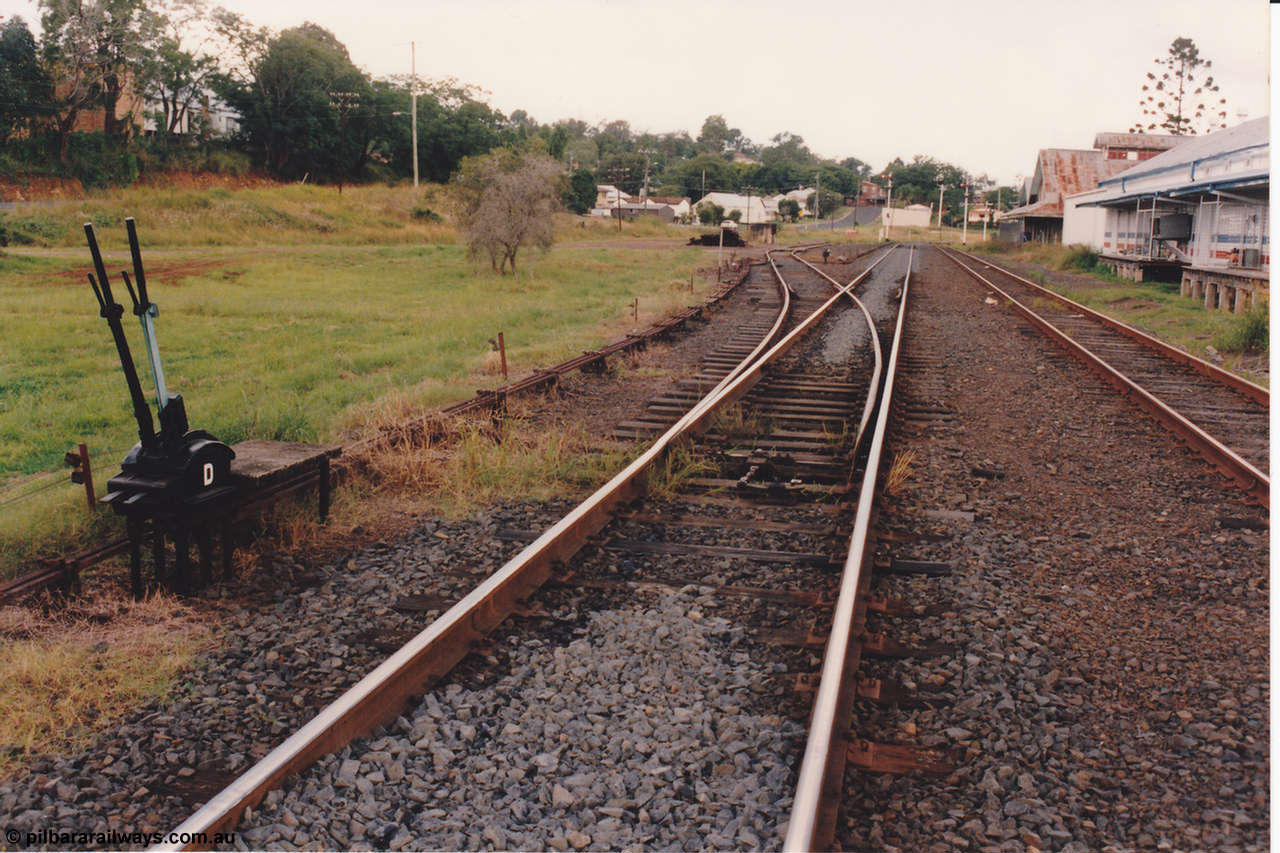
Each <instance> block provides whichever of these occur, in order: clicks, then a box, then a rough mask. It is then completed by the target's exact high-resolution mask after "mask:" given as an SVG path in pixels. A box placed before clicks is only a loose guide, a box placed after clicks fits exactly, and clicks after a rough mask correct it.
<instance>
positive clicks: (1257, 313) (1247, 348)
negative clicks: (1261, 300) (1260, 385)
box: [1213, 305, 1271, 354]
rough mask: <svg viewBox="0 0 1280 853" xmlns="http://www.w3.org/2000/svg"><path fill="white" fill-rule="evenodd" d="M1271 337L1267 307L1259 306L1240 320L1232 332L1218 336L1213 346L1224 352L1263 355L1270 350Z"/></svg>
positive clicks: (1232, 327)
mask: <svg viewBox="0 0 1280 853" xmlns="http://www.w3.org/2000/svg"><path fill="white" fill-rule="evenodd" d="M1270 335H1271V321H1270V319H1269V317H1268V314H1267V306H1266V305H1258V306H1255V307H1254V308H1253V309H1252V310H1251V311H1250V312H1249V313H1248V314H1245V315H1244V316H1243V317H1240V318H1238V319H1237V320H1236V321H1235V322H1234V323H1233V324H1232V326H1231V329H1230V330H1228V331H1226V332H1224V333H1222V334H1221V335H1218V337H1217V338H1215V339H1214V341H1213V345H1214V346H1215V347H1217V348H1218V349H1219V350H1221V351H1223V352H1239V353H1256V354H1262V353H1266V352H1268V351H1269V350H1270Z"/></svg>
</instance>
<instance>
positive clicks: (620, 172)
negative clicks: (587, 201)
mask: <svg viewBox="0 0 1280 853" xmlns="http://www.w3.org/2000/svg"><path fill="white" fill-rule="evenodd" d="M628 171H630V170H629V169H624V168H622V167H618V168H615V169H614V170H613V192H614V198H615V199H617V201H616V202H615V205H614V215H615V216H617V217H618V233H619V234H621V233H622V179H623V177H625V176H626V173H627V172H628Z"/></svg>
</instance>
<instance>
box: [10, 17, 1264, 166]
mask: <svg viewBox="0 0 1280 853" xmlns="http://www.w3.org/2000/svg"><path fill="white" fill-rule="evenodd" d="M213 2H215V3H218V2H219V0H213ZM220 3H221V5H224V6H226V7H228V8H230V9H232V10H234V11H237V12H240V13H242V14H244V15H245V16H246V17H247V18H248V19H249V20H250V21H252V22H253V23H255V24H258V25H265V26H268V27H271V28H273V29H276V30H279V29H283V28H286V27H290V26H296V25H297V24H300V23H302V22H304V21H312V22H314V23H317V24H320V25H321V26H323V27H325V28H327V29H329V30H331V31H332V32H333V33H334V34H335V35H336V36H337V37H338V39H339V40H340V41H342V42H343V43H345V44H346V45H347V47H348V49H349V51H350V53H351V57H352V60H353V61H354V62H355V63H356V64H357V65H358V66H360V67H362V68H363V69H364V70H366V71H368V72H369V73H371V74H373V75H374V76H384V75H390V74H399V73H407V72H408V71H409V65H410V41H413V42H414V43H415V44H416V55H417V71H418V74H419V75H421V76H424V77H429V78H445V77H455V78H457V79H458V80H460V81H462V82H465V83H470V84H473V85H476V86H479V87H481V88H482V89H484V90H486V91H487V92H488V93H489V94H488V96H487V100H488V101H489V103H490V104H492V105H493V106H494V107H495V108H497V109H500V110H502V111H503V112H506V113H510V112H512V111H514V110H516V109H523V110H525V111H526V112H528V113H529V114H530V115H532V116H533V117H534V118H535V119H537V120H538V121H539V122H543V123H550V122H554V121H555V120H557V119H562V118H578V119H583V120H585V121H587V122H589V123H591V124H596V123H598V122H602V121H611V120H615V119H622V120H626V121H628V122H630V124H631V127H632V129H633V130H634V131H637V132H642V131H650V132H654V133H663V132H668V131H678V130H685V131H688V133H689V134H690V135H691V136H694V137H696V136H697V134H698V131H699V128H700V127H701V126H702V122H703V120H704V119H705V118H706V117H707V116H708V115H711V114H714V113H719V114H722V115H723V116H724V117H725V119H726V120H727V121H728V123H729V125H730V126H731V127H737V128H740V129H741V130H742V131H743V133H744V134H745V135H746V136H748V137H749V138H751V139H752V140H753V141H754V142H756V143H767V142H768V140H769V139H770V138H771V137H772V136H774V135H775V134H777V133H780V132H783V131H786V132H790V133H794V134H797V135H799V136H801V137H803V138H804V140H805V143H806V144H807V145H808V146H809V147H810V149H811V150H813V151H814V152H815V153H817V154H819V155H822V156H825V157H833V158H837V159H842V158H844V157H849V156H853V157H857V158H859V159H860V160H863V161H865V162H868V163H870V164H871V166H872V167H873V168H874V169H876V170H880V169H883V167H884V166H885V165H886V164H887V163H889V162H890V161H891V160H892V159H893V158H895V157H901V158H902V159H903V160H906V161H910V159H911V158H912V157H913V156H915V155H926V156H931V157H934V158H936V159H939V160H942V161H944V162H948V163H952V164H954V165H957V166H960V167H961V168H963V169H965V170H967V171H969V172H971V173H974V174H983V173H985V174H987V175H989V176H990V177H991V178H993V179H996V180H997V181H999V182H1000V183H1002V184H1010V183H1012V182H1013V181H1014V180H1015V177H1016V176H1024V175H1028V174H1030V172H1031V171H1032V170H1033V169H1034V166H1035V159H1036V152H1037V151H1039V149H1041V148H1089V147H1091V146H1092V143H1093V137H1094V134H1095V133H1097V132H1099V131H1126V130H1128V129H1129V127H1130V126H1131V125H1132V124H1133V123H1134V122H1135V121H1136V120H1138V119H1139V118H1140V117H1141V108H1140V107H1139V106H1138V100H1139V98H1140V95H1141V93H1140V91H1139V90H1140V87H1141V84H1142V83H1143V81H1144V78H1145V75H1146V73H1147V72H1148V71H1152V70H1155V68H1156V66H1155V62H1154V60H1155V59H1156V58H1157V57H1160V56H1163V55H1165V54H1166V52H1167V50H1168V47H1169V44H1170V42H1172V41H1173V40H1174V39H1175V38H1178V37H1180V36H1185V37H1188V38H1191V39H1193V40H1194V41H1195V42H1196V44H1197V46H1198V47H1199V48H1200V53H1201V55H1202V56H1203V57H1205V58H1208V59H1210V60H1212V61H1213V68H1212V72H1211V73H1213V74H1214V76H1215V78H1216V82H1217V83H1218V84H1219V85H1220V86H1221V92H1220V93H1219V94H1220V96H1225V97H1226V98H1227V106H1228V112H1229V116H1228V121H1229V123H1230V124H1236V123H1237V122H1238V121H1240V117H1239V115H1238V113H1239V112H1240V111H1246V112H1247V116H1248V117H1249V118H1257V117H1259V116H1263V115H1266V114H1268V107H1269V103H1270V92H1269V70H1270V58H1269V53H1268V51H1269V45H1268V37H1269V31H1270V19H1269V13H1268V7H1267V4H1266V3H1264V2H1261V0H1215V2H1213V3H1209V2H1206V0H1158V2H1153V0H1122V1H1121V2H1117V0H1075V1H1074V2H1071V3H1063V4H1038V3H1027V2H1025V0H1017V2H1013V0H967V2H965V3H955V2H935V0H927V2H925V0H905V2H877V3H865V2H861V3H860V2H856V0H843V2H829V0H809V2H805V3H802V4H781V3H765V2H761V0H731V2H729V0H695V2H689V0H652V2H643V0H628V2H622V0H536V2H531V0H525V2H515V0H461V1H460V0H426V2H424V0H364V2H361V3H358V4H353V3H351V2H350V0H345V2H335V0H270V2H262V0H220ZM10 14H18V15H22V16H23V17H24V18H26V19H27V21H28V22H29V23H31V24H32V27H33V29H34V28H35V24H36V22H37V21H38V20H39V10H38V7H37V6H36V4H35V2H34V0H0V15H10Z"/></svg>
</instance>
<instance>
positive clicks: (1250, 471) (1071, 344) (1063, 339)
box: [942, 249, 1271, 508]
mask: <svg viewBox="0 0 1280 853" xmlns="http://www.w3.org/2000/svg"><path fill="white" fill-rule="evenodd" d="M942 251H943V253H944V254H945V255H946V256H947V257H948V258H950V259H951V260H952V261H953V262H954V263H955V264H956V265H957V266H959V267H960V268H961V269H963V270H965V271H966V272H968V273H969V274H970V275H972V276H973V277H974V278H976V279H977V280H978V281H981V282H982V283H983V284H984V285H986V286H987V287H989V288H991V289H992V290H994V291H995V292H996V293H999V294H1000V295H1001V296H1002V297H1004V298H1005V299H1007V300H1008V301H1009V303H1010V304H1011V305H1012V306H1013V307H1014V309H1015V310H1017V311H1018V313H1020V314H1022V316H1024V317H1026V318H1027V319H1028V320H1030V321H1031V323H1032V324H1033V325H1035V326H1036V327H1037V328H1039V329H1040V330H1041V331H1043V332H1044V333H1045V334H1046V335H1047V336H1048V337H1049V338H1050V339H1051V340H1054V341H1057V342H1058V343H1059V344H1060V345H1061V346H1062V347H1064V348H1065V349H1066V350H1067V352H1068V353H1070V354H1071V355H1073V356H1074V357H1076V358H1077V359H1079V360H1080V361H1082V362H1083V363H1084V364H1085V365H1087V366H1088V367H1090V368H1091V369H1092V370H1094V371H1095V372H1097V373H1098V374H1099V375H1101V376H1102V377H1103V378H1104V379H1105V380H1107V382H1109V383H1110V384H1111V385H1112V386H1114V387H1115V388H1116V389H1117V390H1119V391H1120V392H1121V393H1122V394H1124V395H1125V396H1127V397H1130V398H1131V399H1133V401H1134V402H1135V403H1137V404H1138V406H1139V407H1141V408H1142V409H1143V410H1145V411H1146V412H1148V413H1149V414H1151V415H1153V416H1155V418H1156V419H1157V420H1158V421H1160V422H1161V423H1163V424H1164V425H1165V426H1167V427H1168V428H1169V429H1170V430H1172V431H1173V433H1174V435H1176V436H1178V437H1179V438H1181V439H1183V440H1184V441H1186V442H1187V443H1188V444H1190V445H1191V446H1192V447H1194V448H1195V449H1196V450H1197V451H1199V453H1200V455H1201V456H1203V457H1204V458H1205V459H1206V460H1207V461H1208V462H1209V464H1211V465H1212V466H1214V467H1215V468H1217V469H1218V470H1219V471H1220V472H1222V474H1223V475H1225V476H1226V477H1227V478H1228V479H1230V480H1231V481H1232V482H1234V483H1235V484H1236V485H1238V486H1239V487H1240V488H1241V489H1243V490H1244V491H1245V492H1246V493H1247V494H1248V495H1249V496H1250V497H1251V498H1253V499H1254V500H1256V501H1257V502H1258V503H1259V504H1261V505H1262V506H1264V507H1267V508H1270V501H1271V479H1270V478H1269V477H1268V476H1267V475H1266V474H1265V473H1263V472H1262V471H1261V470H1259V469H1258V468H1257V467H1256V466H1254V465H1253V464H1251V463H1250V462H1248V461H1247V460H1246V459H1244V458H1243V457H1241V456H1240V455H1239V454H1238V453H1236V452H1235V451H1234V450H1232V449H1231V448H1229V447H1227V446H1226V445H1225V444H1223V443H1222V442H1220V441H1218V440H1217V439H1216V438H1214V437H1213V436H1211V435H1209V433H1207V432H1205V431H1204V430H1203V429H1201V428H1200V427H1199V426H1197V425H1196V424H1194V423H1192V422H1191V421H1190V420H1188V419H1187V418H1186V417H1185V416H1183V415H1182V414H1180V413H1179V412H1178V411H1176V410H1175V409H1173V408H1172V407H1171V406H1169V405H1168V404H1167V403H1165V402H1164V401H1163V400H1161V399H1160V398H1159V397H1157V396H1156V395H1154V394H1152V393H1151V392H1150V391H1148V390H1147V389H1145V388H1143V387H1142V386H1141V385H1139V384H1138V383H1137V382H1135V381H1134V380H1133V379H1131V378H1129V377H1128V376H1127V375H1125V374H1124V373H1121V372H1120V371H1119V370H1117V369H1116V368H1114V367H1112V366H1111V365H1110V364H1108V363H1107V362H1106V361H1104V360H1103V359H1102V358H1100V357H1099V356H1098V355H1096V354H1095V353H1094V352H1093V351H1092V350H1090V349H1088V348H1087V347H1085V346H1084V345H1083V344H1081V343H1080V342H1079V341H1077V340H1075V339H1074V338H1072V337H1071V336H1070V335H1068V334H1067V333H1066V332H1064V331H1062V330H1061V329H1059V328H1058V327H1057V326H1055V325H1053V324H1052V323H1050V322H1049V321H1048V320H1046V319H1045V318H1043V317H1041V316H1040V315H1039V314H1037V313H1036V312H1035V311H1033V310H1032V309H1030V308H1029V307H1027V306H1026V305H1024V304H1022V303H1021V302H1019V301H1018V300H1017V299H1014V298H1013V296H1012V295H1011V294H1009V293H1008V292H1007V291H1005V290H1003V289H1001V288H1000V287H999V286H997V285H996V284H995V283H994V282H992V281H991V280H990V279H988V278H986V277H985V276H983V275H982V274H981V273H979V272H978V271H977V270H975V269H973V268H972V267H970V266H968V265H967V264H965V263H964V262H963V261H961V260H960V259H959V258H958V257H956V256H955V255H954V254H952V253H950V252H949V251H947V250H946V249H943V250H942ZM997 269H998V268H997ZM1015 278H1017V276H1015ZM1037 289H1038V290H1040V289H1042V288H1037ZM1046 293H1051V291H1046ZM1068 302H1070V300H1068ZM1070 304H1071V305H1072V306H1076V303H1074V302H1071V303H1070ZM1078 307H1079V308H1080V309H1081V310H1085V311H1087V310H1088V309H1086V308H1084V307H1083V306H1078ZM1121 325H1123V324H1121ZM1134 331H1135V332H1136V331H1137V330H1134ZM1138 334H1142V333H1141V332H1138ZM1152 340H1154V339H1152ZM1188 357H1189V358H1194V357H1192V356H1188ZM1197 360H1198V359H1197ZM1206 366H1208V367H1212V365H1209V364H1207V363H1206ZM1215 370H1216V368H1215ZM1241 381H1246V380H1243V379H1242V380H1241ZM1249 384H1252V383H1249ZM1263 390H1264V391H1265V389H1263Z"/></svg>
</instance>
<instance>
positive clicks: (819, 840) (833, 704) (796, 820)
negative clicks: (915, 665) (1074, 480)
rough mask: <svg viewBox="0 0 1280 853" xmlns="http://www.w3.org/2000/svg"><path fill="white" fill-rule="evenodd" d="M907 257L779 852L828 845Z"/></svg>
mask: <svg viewBox="0 0 1280 853" xmlns="http://www.w3.org/2000/svg"><path fill="white" fill-rule="evenodd" d="M914 258H915V250H914V249H912V250H911V254H910V255H908V260H907V276H906V279H905V280H904V281H903V284H902V296H901V297H900V300H899V303H898V321H897V325H896V327H895V329H894V336H893V346H892V348H891V349H890V351H889V363H888V366H887V367H886V368H885V371H884V387H883V389H882V390H881V392H880V395H879V397H880V399H879V404H878V405H879V408H878V413H877V415H876V424H875V427H874V430H873V432H872V436H871V444H870V447H869V449H868V453H867V463H866V467H865V468H864V469H863V475H862V485H861V487H860V489H859V492H858V508H857V512H856V514H855V516H854V523H853V532H852V533H851V534H850V536H849V550H848V555H847V556H846V558H845V562H844V568H843V570H842V572H841V575H840V592H839V595H838V597H837V598H836V606H835V611H834V613H833V614H832V619H831V635H830V636H829V637H828V638H827V645H826V649H825V651H824V653H823V658H822V673H821V679H820V681H819V683H818V689H817V693H816V694H815V696H814V700H813V711H812V714H811V716H810V721H809V736H808V739H807V740H806V741H805V749H804V757H803V759H802V761H801V764H800V770H799V773H798V774H797V776H798V779H797V783H796V793H795V797H794V799H793V801H792V806H791V818H790V822H789V823H788V826H787V837H786V839H785V841H784V842H783V849H784V850H789V851H799V850H830V849H831V848H832V839H833V838H834V834H835V818H836V814H837V811H838V807H839V800H840V791H841V788H842V784H843V780H844V765H845V755H846V751H845V750H846V747H847V746H848V738H847V732H848V730H849V724H850V718H851V715H852V711H853V689H854V684H853V674H854V673H855V672H856V671H857V668H858V665H859V663H860V662H861V648H860V646H859V645H858V643H857V633H858V631H859V630H860V629H861V616H860V613H859V598H860V596H861V595H862V593H863V592H865V590H866V588H867V585H868V584H869V582H870V578H871V573H870V570H869V569H870V563H869V560H870V558H871V557H872V556H873V554H872V552H873V551H874V539H873V538H872V536H871V527H872V523H873V519H874V511H875V503H876V492H877V481H878V479H879V476H880V457H881V456H882V455H883V453H884V442H885V434H886V432H887V431H888V423H889V416H890V412H891V410H892V408H893V390H894V380H895V377H896V375H897V369H898V357H899V353H900V350H901V346H902V330H903V325H904V322H905V319H906V313H907V312H906V307H907V298H908V295H909V291H910V286H911V264H912V261H913V260H914ZM873 391H874V389H873ZM871 396H874V394H872V395H871ZM864 569H865V571H864Z"/></svg>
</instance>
